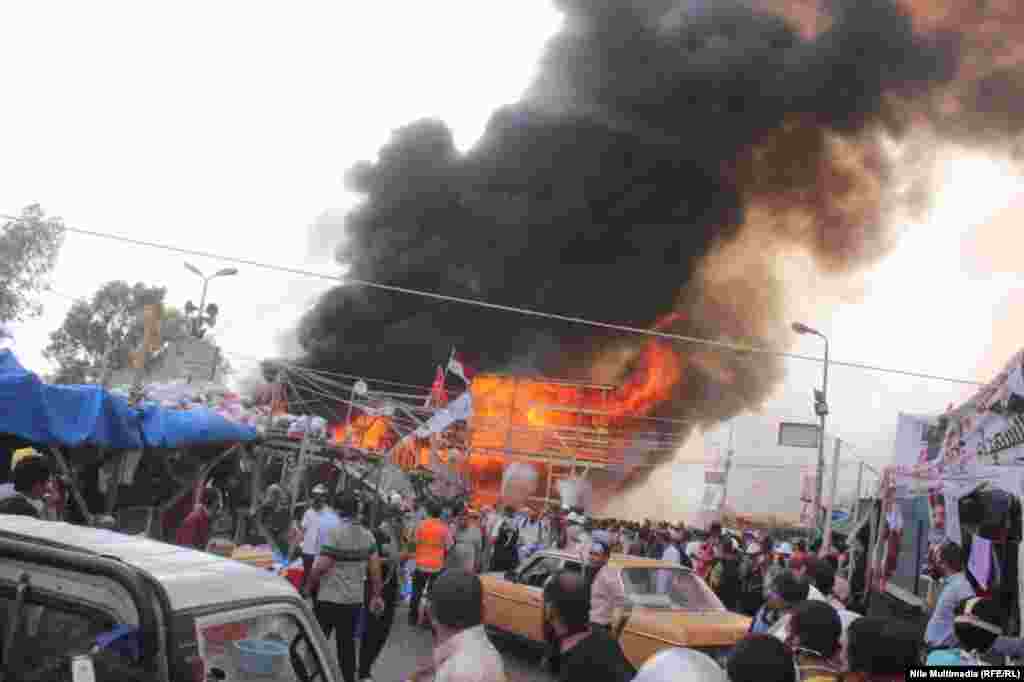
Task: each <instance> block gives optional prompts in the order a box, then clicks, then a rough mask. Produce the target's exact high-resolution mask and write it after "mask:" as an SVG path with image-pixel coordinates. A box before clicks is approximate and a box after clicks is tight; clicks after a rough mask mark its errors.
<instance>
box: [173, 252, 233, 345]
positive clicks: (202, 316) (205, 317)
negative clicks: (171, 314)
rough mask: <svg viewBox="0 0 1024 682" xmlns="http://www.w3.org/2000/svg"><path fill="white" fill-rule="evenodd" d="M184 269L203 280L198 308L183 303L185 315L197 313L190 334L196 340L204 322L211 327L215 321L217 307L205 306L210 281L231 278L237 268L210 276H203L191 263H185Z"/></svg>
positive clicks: (190, 302)
mask: <svg viewBox="0 0 1024 682" xmlns="http://www.w3.org/2000/svg"><path fill="white" fill-rule="evenodd" d="M185 269H186V270H188V271H189V272H191V273H193V274H195V275H197V276H198V277H200V278H201V279H202V280H203V295H202V298H200V299H199V307H198V308H196V307H195V306H193V305H192V301H186V302H185V314H186V315H191V314H192V312H193V311H195V312H197V313H198V314H197V315H196V318H195V320H193V322H192V334H193V335H195V337H196V338H202V328H203V323H204V322H205V323H206V324H208V325H209V326H211V327H212V326H213V325H214V324H215V323H216V320H217V305H216V304H215V303H211V304H210V305H209V306H207V305H206V290H207V288H208V287H209V286H210V280H211V279H217V278H218V277H231V276H232V275H237V274H238V268H224V269H222V270H218V271H217V272H215V273H213V274H212V275H210V276H206V275H204V274H203V272H202V270H200V269H199V268H197V267H196V266H194V265H192V264H191V263H185Z"/></svg>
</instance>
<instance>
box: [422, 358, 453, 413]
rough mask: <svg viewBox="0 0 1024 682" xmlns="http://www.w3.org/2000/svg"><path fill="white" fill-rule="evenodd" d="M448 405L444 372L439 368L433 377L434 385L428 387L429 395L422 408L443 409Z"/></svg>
mask: <svg viewBox="0 0 1024 682" xmlns="http://www.w3.org/2000/svg"><path fill="white" fill-rule="evenodd" d="M447 404H448V390H447V389H446V388H445V387H444V370H443V369H441V367H440V366H438V368H437V374H435V375H434V383H433V385H432V386H431V387H430V395H429V396H428V397H427V404H426V405H424V407H444V406H445V405H447Z"/></svg>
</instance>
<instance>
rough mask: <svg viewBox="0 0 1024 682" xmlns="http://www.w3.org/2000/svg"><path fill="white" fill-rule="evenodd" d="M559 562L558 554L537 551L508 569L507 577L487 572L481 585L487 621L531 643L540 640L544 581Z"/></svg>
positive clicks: (558, 566) (541, 637) (542, 639)
mask: <svg viewBox="0 0 1024 682" xmlns="http://www.w3.org/2000/svg"><path fill="white" fill-rule="evenodd" d="M561 564H562V560H561V559H559V558H558V557H555V556H550V555H545V554H541V555H538V556H534V557H533V558H532V559H531V560H530V561H529V562H527V563H526V564H525V565H524V566H523V567H522V568H521V569H520V570H518V571H516V572H515V573H511V572H510V574H509V575H507V576H503V575H501V574H496V573H492V574H489V575H488V576H487V580H486V581H485V587H484V590H485V595H484V609H485V618H486V622H487V624H488V625H491V626H492V627H495V628H497V629H499V630H502V631H504V632H508V633H511V634H513V635H517V636H519V637H523V638H526V639H529V640H532V641H534V642H543V641H544V630H543V625H542V623H541V610H542V608H543V587H544V581H545V580H547V577H548V576H549V575H551V574H552V573H554V572H556V571H557V570H558V569H559V568H561ZM509 578H514V579H512V580H510V579H509Z"/></svg>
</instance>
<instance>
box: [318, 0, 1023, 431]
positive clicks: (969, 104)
mask: <svg viewBox="0 0 1024 682" xmlns="http://www.w3.org/2000/svg"><path fill="white" fill-rule="evenodd" d="M947 4H948V3H947ZM964 4H965V5H966V4H967V3H966V2H965V3H964ZM558 5H559V7H560V8H561V10H562V11H564V13H565V25H564V27H563V30H562V31H561V32H560V33H559V35H557V36H556V37H555V38H554V39H553V40H552V42H551V43H550V44H549V46H548V48H547V50H546V52H545V54H544V56H543V59H542V64H541V72H540V75H539V76H538V78H537V80H536V82H535V83H534V85H533V86H532V88H531V89H530V90H529V92H528V94H527V95H526V96H525V97H524V98H523V100H522V101H520V102H519V103H517V104H515V105H513V106H509V107H506V108H504V109H502V110H499V111H497V112H496V113H495V114H494V115H493V117H492V118H491V120H490V122H489V125H488V126H487V129H486V132H485V134H484V135H483V137H482V139H480V141H479V142H478V143H477V144H476V145H475V147H474V148H473V149H471V150H470V151H469V152H468V153H465V154H462V153H459V152H458V151H457V150H456V148H455V145H454V143H453V139H452V134H451V131H450V130H449V129H448V128H447V127H446V125H445V124H444V123H443V122H441V121H436V120H421V121H417V122H414V123H411V124H409V125H408V126H406V127H404V128H402V129H399V130H397V131H396V132H395V133H394V134H393V136H392V138H391V139H390V140H389V141H388V142H387V144H385V145H384V147H383V148H382V149H381V150H380V154H379V157H378V159H377V160H376V161H374V162H363V163H360V164H357V165H356V166H355V167H354V168H352V169H351V170H350V172H349V175H348V183H349V186H350V187H351V189H352V190H353V191H355V192H358V193H359V194H360V195H362V197H363V201H362V203H361V204H360V205H359V206H358V207H357V208H356V209H355V210H353V211H352V212H351V213H350V215H348V216H347V219H346V221H345V226H344V234H343V235H340V236H341V237H342V246H341V248H340V250H339V252H338V254H337V259H338V261H339V263H341V264H344V265H346V266H348V267H349V268H350V273H351V275H352V276H353V277H356V278H360V279H366V280H373V281H377V282H382V283H387V284H394V285H400V286H403V287H409V288H414V289H423V290H427V291H432V292H439V293H444V294H450V295H453V296H459V297H467V298H479V299H485V300H487V301H491V302H494V303H500V304H507V305H510V306H518V307H526V308H534V309H538V310H542V311H549V312H554V313H564V314H568V315H573V316H577V317H584V318H592V319H595V320H604V321H609V322H614V323H618V324H624V325H630V326H635V327H652V326H654V325H655V324H656V323H657V321H658V320H660V319H663V318H664V317H665V316H666V315H667V314H669V313H673V312H674V313H678V315H676V316H674V317H673V318H672V319H673V322H672V323H671V325H670V327H669V328H670V329H672V330H674V331H677V332H679V333H684V334H692V335H696V336H706V337H711V338H725V339H729V340H732V341H736V342H740V343H747V344H751V345H763V344H766V343H772V344H775V345H777V344H778V343H780V342H782V341H781V339H782V338H783V336H781V335H780V333H779V332H780V328H781V325H783V324H784V320H782V319H781V318H782V315H781V305H782V303H783V301H784V300H785V295H786V289H785V283H784V282H782V281H780V280H779V278H778V275H777V273H776V271H775V270H774V269H773V267H772V260H771V254H774V253H786V252H789V251H805V252H807V253H810V254H811V255H813V257H814V259H815V262H816V263H817V264H818V266H819V267H820V268H821V269H822V270H824V271H827V272H836V273H840V272H845V271H849V270H851V269H855V268H857V267H859V266H863V265H865V264H867V263H870V262H872V261H873V260H875V259H877V258H878V257H880V256H881V255H883V254H884V253H885V251H886V249H887V248H888V247H889V246H890V245H891V240H890V239H889V234H888V232H887V229H886V220H885V218H886V215H887V212H888V211H889V210H890V209H891V208H892V205H893V202H894V201H896V200H898V199H899V197H898V196H896V191H895V187H896V186H897V184H898V183H897V178H895V169H894V167H893V164H892V163H891V162H890V161H889V159H888V157H887V155H886V153H885V152H884V149H883V143H882V140H883V139H886V138H888V139H899V138H900V137H901V136H903V135H905V134H906V133H907V132H908V131H909V130H913V129H915V126H917V127H920V126H921V125H927V124H932V123H934V127H935V128H936V130H940V129H942V128H943V127H944V126H943V125H942V124H943V121H948V120H950V119H951V118H952V117H951V116H950V115H948V107H947V108H946V109H943V108H942V107H941V106H940V102H941V98H942V97H943V96H947V95H948V94H949V93H950V92H951V91H953V90H954V89H956V92H957V93H958V94H957V98H958V99H957V101H958V102H959V103H960V105H961V109H960V113H965V112H967V111H968V110H969V111H975V110H977V109H978V107H977V106H975V104H974V103H975V102H981V101H985V102H987V103H988V104H987V106H988V107H989V109H999V107H998V106H996V105H995V104H993V103H992V102H993V100H994V99H995V98H996V95H993V94H991V93H989V95H990V96H989V97H988V99H987V100H986V99H985V98H984V97H981V96H980V95H977V96H974V99H973V100H970V101H968V100H969V97H968V96H967V95H963V94H962V91H964V89H965V88H966V86H963V84H962V83H959V81H957V78H960V77H961V76H962V73H963V71H962V64H961V62H960V61H959V54H960V52H961V51H962V50H964V49H965V46H964V42H963V40H961V39H960V38H959V37H958V36H957V35H956V34H954V33H953V32H952V31H953V28H955V23H956V22H955V21H954V20H953V19H949V18H948V17H946V16H945V15H943V17H941V19H942V21H945V22H946V23H945V24H943V23H942V21H940V20H939V19H933V20H932V21H931V22H930V23H926V24H924V25H922V26H921V27H916V26H915V23H914V22H915V19H914V18H912V17H911V16H910V15H909V14H908V13H907V11H906V9H907V8H904V7H902V6H901V5H899V4H897V3H895V2H891V1H888V0H849V1H847V2H833V3H829V5H828V6H827V7H824V8H822V7H818V6H817V5H815V4H811V3H806V2H804V3H800V2H781V1H780V2H762V3H756V4H742V3H738V2H728V1H726V0H713V1H712V0H707V1H705V2H688V3H677V2H669V1H662V2H656V1H653V0H652V1H648V2H632V3H631V2H627V1H626V0H561V1H560V2H559V3H558ZM469 57H471V56H470V55H467V58H469ZM1014 82H1017V81H1016V80H1014V79H1013V78H1009V77H1007V76H1006V75H1005V74H1004V75H1003V77H1002V80H1000V81H999V83H1001V84H1005V83H1014ZM979 87H980V86H979ZM992 87H993V88H995V87H996V86H994V85H993V86H992ZM968 89H969V88H968ZM1003 89H1004V90H1006V89H1008V88H1007V87H1004V88H1003ZM1010 89H1012V88H1010ZM1020 92H1024V88H1021V89H1020ZM971 94H972V95H975V94H976V93H974V91H971ZM1005 108H1006V107H1004V109H1005ZM1018 109H1019V108H1018ZM936 112H947V113H946V114H944V115H943V116H940V115H938V114H937V113H936ZM1008 115H1009V114H1007V116H1008ZM980 118H981V119H985V118H986V117H984V116H981V117H980ZM968 119H970V120H968ZM964 120H965V121H966V122H965V123H964V125H965V126H969V125H972V122H973V121H974V119H972V118H970V117H967V116H965V117H964ZM945 127H946V128H947V129H948V126H945ZM976 127H977V126H976ZM981 127H985V126H981ZM989 128H998V131H999V134H1000V135H1005V134H1006V132H1005V131H1007V130H1008V129H1009V128H1013V126H1009V125H1006V124H1001V125H1000V126H988V127H986V130H987V129H989ZM964 134H965V135H967V136H968V137H969V136H970V135H973V134H975V132H974V131H973V129H972V130H970V131H967V132H966V133H964ZM300 341H301V343H302V345H303V348H304V349H305V351H306V352H307V356H308V357H307V361H308V363H310V364H311V365H312V366H315V367H318V368H322V369H331V370H336V371H343V372H356V373H359V374H364V375H367V376H372V377H379V378H388V379H396V380H401V381H412V382H416V383H423V384H427V383H429V381H430V379H431V378H432V375H433V370H434V366H435V365H437V364H440V363H443V362H444V361H445V359H446V358H447V356H448V353H449V350H450V349H451V347H453V346H455V347H458V348H459V349H460V350H462V351H463V352H464V353H465V354H466V355H467V356H469V357H470V358H471V359H472V361H473V362H474V364H475V365H477V366H478V367H479V368H480V369H484V370H505V371H509V370H511V371H521V372H528V373H536V374H544V375H549V376H559V377H566V376H573V377H579V378H584V377H585V378H591V377H594V376H595V375H601V376H600V377H599V378H602V379H605V380H608V379H609V378H611V379H622V378H623V377H624V376H626V375H627V374H628V373H629V372H630V371H631V369H632V367H631V366H630V365H629V363H620V364H619V365H616V366H614V367H613V369H612V370H609V369H608V368H607V366H606V365H605V363H604V358H605V357H606V355H607V354H608V351H609V350H611V349H616V350H621V349H623V348H625V349H626V350H627V351H628V350H630V349H632V350H637V349H639V348H640V347H641V346H642V345H643V344H644V343H647V342H648V341H647V340H646V339H644V338H635V337H624V336H622V335H615V334H611V333H608V332H605V331H602V330H599V329H594V328H589V327H585V326H579V325H571V324H563V323H559V322H553V321H551V320H545V319H537V318H532V317H524V316H521V315H517V314H510V313H503V312H497V311H491V310H486V309H481V308H476V307H472V306H467V305H463V304H459V303H442V302H437V301H433V300H429V299H424V298H419V297H415V296H408V295H402V294H394V293H388V292H383V291H379V290H373V289H368V288H361V287H356V286H339V287H337V288H336V289H334V290H333V291H331V292H329V293H328V294H327V295H325V296H324V297H323V298H322V300H320V301H319V303H318V304H317V305H316V306H315V308H314V309H313V310H312V311H311V312H310V313H309V314H308V315H307V316H306V317H305V318H304V319H303V320H302V322H301V325H300ZM673 348H674V351H675V352H676V353H678V354H679V355H680V358H681V359H682V361H683V363H684V366H685V373H684V379H683V381H681V382H680V383H679V385H678V386H677V389H676V391H675V394H674V395H673V397H672V399H670V400H667V401H665V402H664V404H662V405H661V406H659V408H658V414H662V415H672V416H684V417H686V416H688V417H696V418H697V419H698V420H699V421H700V422H703V423H710V422H713V421H716V420H718V419H722V418H726V417H728V416H731V415H732V414H735V413H738V412H739V411H741V410H743V409H744V408H747V407H751V406H754V405H756V404H757V403H758V402H759V401H761V400H763V399H764V398H765V397H766V396H767V395H768V393H769V392H770V390H771V389H772V387H773V386H774V384H775V383H776V382H777V381H778V380H779V379H780V378H781V376H782V370H781V366H780V365H779V364H778V363H777V361H775V360H773V359H770V358H767V357H765V356H750V355H742V354H733V353H719V352H711V351H708V350H707V349H706V348H701V347H688V346H683V345H677V346H674V347H673ZM609 371H611V372H612V373H613V374H615V375H616V376H612V377H609V376H607V374H608V372H609Z"/></svg>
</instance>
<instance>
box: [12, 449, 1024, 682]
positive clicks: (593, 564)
mask: <svg viewBox="0 0 1024 682" xmlns="http://www.w3.org/2000/svg"><path fill="white" fill-rule="evenodd" d="M11 478H12V482H11V483H9V484H5V485H3V486H0V513H7V514H24V515H30V516H36V517H39V518H47V514H48V512H47V509H48V507H49V506H50V505H49V503H48V500H49V499H50V498H52V497H53V492H52V489H51V488H52V481H53V473H52V471H51V470H50V468H49V464H48V462H47V461H46V460H45V459H44V458H43V457H40V456H38V455H37V454H36V453H33V452H28V451H25V452H21V453H19V456H18V457H17V458H16V460H15V461H14V466H13V470H12V477H11ZM208 498H209V496H208V495H205V494H204V495H203V496H202V497H200V498H199V499H198V500H197V502H196V506H195V508H194V509H193V511H192V513H190V514H189V515H188V517H187V518H186V520H185V522H184V523H182V524H181V527H180V528H179V529H178V535H177V538H176V539H177V541H178V543H179V544H182V545H186V546H192V547H198V548H202V547H203V545H204V544H205V543H204V539H207V538H208V536H209V512H208V510H207V507H208V506H210V505H211V504H212V501H211V500H210V499H208ZM371 519H375V520H374V521H373V522H371ZM292 531H293V533H292V535H293V539H294V541H295V544H297V547H298V549H299V553H300V554H301V558H302V564H303V567H304V582H303V585H302V588H301V591H302V592H303V593H304V594H305V595H307V596H308V597H309V598H310V599H312V601H313V605H314V612H315V614H316V617H317V619H318V620H319V623H320V625H321V628H322V629H323V631H324V633H325V634H326V635H327V636H328V637H330V636H331V635H332V634H334V635H335V640H336V646H337V655H338V660H339V662H340V664H341V670H342V673H343V675H344V678H345V681H346V682H357V680H364V681H365V680H369V679H371V675H372V669H373V666H374V663H375V662H376V661H377V659H378V657H379V656H380V654H381V651H382V650H383V649H384V646H385V644H386V642H387V639H388V636H389V634H390V632H391V629H392V625H393V623H394V619H395V616H396V612H397V609H398V606H399V604H400V603H401V602H402V600H403V596H404V593H405V592H406V591H408V593H409V594H408V601H409V622H410V625H413V626H416V627H419V626H426V627H429V628H430V629H431V630H432V632H433V635H434V650H433V658H432V660H431V662H430V664H429V665H427V666H424V667H423V668H422V669H420V670H418V671H415V672H411V673H410V679H411V680H417V681H420V680H423V681H425V680H427V679H433V680H435V682H503V681H504V680H505V673H504V670H503V663H502V658H501V656H500V655H499V654H498V652H497V651H496V650H495V648H494V646H493V645H492V644H491V642H490V640H489V639H488V637H487V635H486V633H485V632H484V628H483V623H484V615H483V588H482V584H481V581H480V579H479V576H478V574H479V573H480V572H483V571H501V572H504V571H508V570H511V569H515V568H516V567H518V566H520V565H521V564H522V562H523V561H525V560H526V559H528V558H529V557H530V556H531V555H532V554H534V553H536V552H538V551H540V550H543V549H552V548H557V549H559V550H561V551H563V552H568V553H574V554H578V556H579V557H580V564H581V565H582V566H583V570H582V571H581V570H572V569H564V570H562V571H560V572H558V573H556V574H554V575H552V576H550V577H549V578H548V579H547V580H546V581H545V582H544V584H543V586H542V588H543V589H542V594H543V610H542V613H543V616H542V618H543V622H542V626H543V632H544V633H545V636H546V639H547V650H546V652H545V655H544V662H545V665H546V666H547V667H548V668H549V669H550V670H552V671H554V672H556V673H557V674H558V676H559V677H560V679H562V680H565V681H567V682H575V681H580V682H584V681H585V682H598V681H603V680H608V681H610V682H630V681H633V680H635V681H637V682H667V680H669V679H672V680H675V679H689V680H708V681H719V680H722V681H724V680H728V681H729V682H775V681H778V682H797V681H798V680H799V681H800V682H811V681H813V682H839V681H842V682H890V681H891V680H897V679H899V680H902V679H904V675H905V672H906V670H907V668H909V667H912V666H919V665H930V666H934V665H946V666H949V665H952V666H970V665H999V664H1006V663H1008V662H1011V661H1013V662H1015V661H1019V660H1020V659H1022V658H1024V639H1021V638H1019V637H1015V636H1011V635H1010V634H1009V632H1008V630H1009V623H1010V622H1011V620H1012V618H1013V608H1012V604H1008V603H1005V602H1006V599H1005V595H1001V594H992V593H988V592H985V591H983V590H979V589H977V588H976V586H975V583H974V582H972V581H971V580H969V578H968V574H967V572H966V566H965V564H966V556H965V553H964V550H963V549H962V548H961V547H960V546H959V545H957V544H955V543H952V542H948V541H947V542H944V543H942V544H940V545H938V546H936V548H935V550H934V551H932V552H931V553H930V556H929V558H928V559H929V566H928V567H927V570H928V571H929V573H931V574H932V575H933V576H934V578H936V580H935V581H934V589H933V591H932V594H931V595H930V597H929V612H930V614H929V619H928V621H927V625H926V626H924V627H921V626H919V625H917V624H915V623H912V622H908V621H904V620H901V619H899V618H895V617H889V616H886V617H878V616H870V615H866V614H865V609H864V603H865V600H864V594H863V592H862V591H858V590H855V589H854V590H852V589H851V586H850V583H849V582H848V581H847V580H846V579H844V577H843V576H844V575H850V574H855V573H856V571H850V570H849V569H850V568H856V567H850V566H849V565H848V563H847V557H846V555H845V553H844V552H841V551H839V550H838V549H836V548H833V547H827V548H823V547H822V546H820V544H814V543H810V544H809V543H807V542H806V541H804V540H801V539H799V538H796V539H794V538H790V539H789V540H783V539H780V538H773V537H770V536H768V535H766V534H761V533H757V532H753V533H738V532H733V531H729V530H728V529H723V528H722V527H721V525H719V524H712V525H711V526H710V527H709V528H708V529H707V530H706V531H696V530H694V529H688V528H687V527H685V526H684V525H682V524H678V525H672V524H669V523H666V522H661V523H656V522H652V521H648V522H645V523H635V522H627V521H621V520H615V519H590V518H588V517H587V515H586V514H584V512H583V510H581V509H562V508H551V509H547V510H538V509H536V508H521V509H518V510H517V509H514V508H511V507H502V508H489V507H483V508H481V509H479V510H473V509H470V508H466V507H462V506H455V507H448V508H442V507H441V506H440V505H437V504H434V503H426V504H416V503H415V502H414V501H413V500H408V499H403V498H401V497H400V496H394V497H393V498H392V500H391V505H389V507H388V513H385V514H370V513H369V507H368V506H367V505H366V504H364V503H363V502H361V500H360V499H359V498H358V497H357V496H356V495H354V494H351V493H342V494H339V495H331V494H330V493H329V491H328V489H327V488H326V487H325V486H324V485H316V486H314V487H313V489H312V493H311V499H310V504H309V506H308V508H306V509H304V510H303V512H302V515H301V517H300V518H299V519H297V523H296V526H295V527H294V528H293V529H292ZM615 553H621V554H629V555H632V556H640V557H647V558H653V559H659V560H662V561H668V562H672V563H678V564H680V565H682V566H684V567H687V568H689V569H691V570H692V571H693V573H695V574H696V575H698V576H700V577H701V578H702V579H703V580H704V581H705V582H706V583H707V585H708V586H709V587H710V588H711V589H712V590H713V591H714V592H715V594H716V595H717V596H718V598H719V600H720V601H721V602H722V604H723V605H724V606H725V608H726V609H728V610H729V611H733V612H737V613H741V614H745V615H747V616H749V617H750V627H749V632H748V634H747V636H746V637H745V638H743V639H742V640H741V641H739V642H738V643H737V644H736V646H735V647H734V648H733V650H732V651H731V653H730V655H729V657H728V660H727V662H726V663H725V664H724V665H721V664H720V662H719V661H716V660H714V659H712V658H710V657H708V656H706V655H705V654H704V653H701V652H699V651H696V650H685V649H671V650H666V651H663V652H661V653H659V654H658V655H656V656H654V657H652V658H651V659H649V660H648V661H647V662H646V663H645V664H644V665H643V667H642V668H641V669H640V670H636V669H635V668H634V667H633V665H632V664H631V663H630V662H629V660H627V658H626V656H625V655H624V653H623V651H622V648H621V646H620V644H619V642H618V641H617V632H618V630H617V629H616V619H617V618H618V617H619V615H621V613H622V608H623V606H624V605H625V602H626V600H627V595H626V594H625V591H624V589H623V580H622V578H621V576H619V575H618V574H617V573H616V571H617V570H618V569H616V568H615V567H614V565H613V564H614V562H611V563H610V559H611V556H612V555H613V554H615ZM853 582H854V583H859V584H860V585H863V584H865V582H866V581H865V580H864V579H863V576H861V578H860V580H859V581H858V580H854V581H853ZM1001 599H1002V601H1001ZM683 673H685V675H683Z"/></svg>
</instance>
